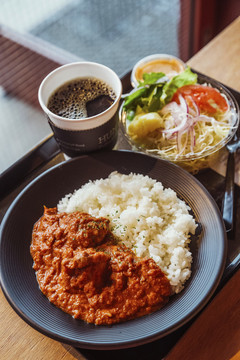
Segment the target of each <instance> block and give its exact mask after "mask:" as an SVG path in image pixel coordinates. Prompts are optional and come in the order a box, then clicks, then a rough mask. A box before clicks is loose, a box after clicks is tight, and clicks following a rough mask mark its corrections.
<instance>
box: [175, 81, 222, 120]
mask: <svg viewBox="0 0 240 360" xmlns="http://www.w3.org/2000/svg"><path fill="white" fill-rule="evenodd" d="M179 95H182V97H183V98H184V99H185V100H186V102H187V104H188V105H189V106H192V104H191V99H192V100H193V101H194V102H195V104H196V105H197V106H198V108H199V110H200V111H203V112H205V113H208V114H215V113H217V112H219V111H220V112H226V111H227V110H228V102H227V100H226V99H225V97H224V96H222V95H221V93H220V92H219V91H218V90H217V89H215V88H212V87H210V86H205V85H185V86H182V87H181V88H179V89H178V90H177V91H176V92H175V94H174V95H173V98H172V101H175V102H177V103H178V104H179Z"/></svg>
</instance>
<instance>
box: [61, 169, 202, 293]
mask: <svg viewBox="0 0 240 360" xmlns="http://www.w3.org/2000/svg"><path fill="white" fill-rule="evenodd" d="M189 210H190V208H189V207H188V206H187V205H186V203H185V202H184V201H182V200H180V199H179V198H178V197H177V194H176V193H175V192H174V191H173V190H172V189H167V188H165V189H164V188H163V185H162V184H161V183H160V182H158V181H156V180H153V179H151V178H150V177H148V176H144V175H140V174H133V173H131V174H129V175H124V174H120V173H118V172H113V173H111V174H110V175H109V177H108V178H106V179H99V180H95V181H89V182H88V183H86V184H85V185H83V186H82V187H81V188H80V189H79V190H75V192H74V193H73V194H68V195H66V196H65V197H64V198H63V199H62V200H61V201H60V202H59V204H58V211H59V212H67V213H71V212H74V211H81V212H87V213H89V214H91V215H92V216H95V217H100V216H102V217H106V218H108V219H109V220H110V222H111V230H112V232H113V234H114V235H115V236H116V237H117V238H118V239H119V241H120V242H121V243H124V244H125V245H126V246H127V247H129V248H131V249H132V250H133V251H134V252H135V254H136V255H137V256H140V257H145V256H147V257H151V258H153V259H154V260H155V262H156V263H157V264H158V265H159V266H160V268H161V269H162V271H164V272H165V274H166V276H167V277H168V279H169V280H170V283H171V286H172V290H173V293H179V292H180V291H181V290H182V289H183V286H184V283H185V282H186V280H187V279H188V278H189V277H190V275H191V263H192V254H191V252H190V250H189V243H190V234H194V233H195V229H196V227H197V224H196V222H195V220H194V218H193V216H192V215H191V214H190V213H189Z"/></svg>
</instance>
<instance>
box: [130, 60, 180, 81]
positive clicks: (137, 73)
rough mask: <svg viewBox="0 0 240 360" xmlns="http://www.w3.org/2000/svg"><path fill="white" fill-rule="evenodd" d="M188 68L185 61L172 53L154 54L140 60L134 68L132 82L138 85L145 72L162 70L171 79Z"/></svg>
mask: <svg viewBox="0 0 240 360" xmlns="http://www.w3.org/2000/svg"><path fill="white" fill-rule="evenodd" d="M185 69H186V65H185V63H184V62H183V61H182V60H180V59H178V58H177V57H175V56H172V55H166V54H154V55H149V56H146V57H145V58H143V59H141V60H139V61H138V62H137V63H136V65H135V66H134V68H133V71H132V75H131V82H132V85H133V86H137V85H138V82H139V81H142V80H143V74H144V73H153V72H154V73H158V72H162V73H164V74H166V75H167V77H168V78H169V79H171V78H172V77H174V76H176V75H178V74H180V73H181V72H182V71H184V70H185Z"/></svg>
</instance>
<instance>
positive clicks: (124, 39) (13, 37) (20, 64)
mask: <svg viewBox="0 0 240 360" xmlns="http://www.w3.org/2000/svg"><path fill="white" fill-rule="evenodd" d="M0 7H1V11H0V31H1V34H0V35H1V38H0V40H1V42H0V46H1V48H0V107H1V112H2V114H3V116H1V117H0V144H1V145H0V146H1V151H0V173H1V172H3V171H4V170H5V169H6V168H7V167H8V166H10V165H11V164H12V163H14V162H15V161H16V160H17V159H18V158H19V157H21V156H23V155H24V154H25V153H26V152H27V151H29V150H30V149H31V148H32V147H33V146H35V145H36V144H37V143H38V142H40V141H41V140H42V139H43V138H44V137H46V136H47V135H48V134H49V133H50V128H49V126H48V124H47V122H46V120H45V118H44V115H43V113H42V111H41V110H40V108H39V105H38V101H37V90H38V87H39V84H40V81H41V80H42V79H43V78H44V76H45V75H46V74H47V73H48V72H49V71H51V70H52V69H53V68H54V67H57V66H58V64H63V63H66V62H70V61H78V60H83V59H84V60H89V61H96V62H99V63H102V64H105V65H107V66H109V67H111V68H112V69H113V70H114V71H115V72H116V73H117V74H118V75H119V76H122V75H123V74H124V73H126V72H127V71H129V70H130V69H131V68H132V66H133V65H134V64H135V63H136V62H137V61H138V60H139V59H141V58H142V57H144V56H147V55H150V54H154V53H165V54H171V55H175V56H178V57H180V58H181V59H182V60H184V61H187V60H188V59H189V58H190V57H192V56H193V55H194V54H195V53H196V52H197V51H199V50H200V49H201V48H202V47H203V46H204V45H206V44H207V43H208V42H209V41H210V40H211V39H212V38H213V37H215V36H216V35H217V34H218V33H219V32H220V31H221V30H223V29H224V28H225V27H226V26H227V25H228V24H229V23H230V22H232V21H233V20H234V19H235V18H236V17H237V16H239V15H240V1H239V0H171V1H169V0H148V1H146V0H51V1H49V0H38V1H37V0H1V2H0ZM16 44H20V45H21V47H19V46H17V45H16ZM29 49H31V51H29ZM34 52H35V53H36V54H38V58H36V57H34V56H33V53H34ZM42 55H44V57H42V58H41V56H42ZM46 58H48V59H51V61H52V62H51V65H50V63H49V62H47V61H45V59H46ZM23 139H24V141H23Z"/></svg>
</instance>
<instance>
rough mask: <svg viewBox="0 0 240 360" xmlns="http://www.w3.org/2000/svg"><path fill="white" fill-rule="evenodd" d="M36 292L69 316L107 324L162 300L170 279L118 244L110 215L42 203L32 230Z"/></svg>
mask: <svg viewBox="0 0 240 360" xmlns="http://www.w3.org/2000/svg"><path fill="white" fill-rule="evenodd" d="M31 255H32V258H33V261H34V264H33V268H34V270H35V271H36V275H37V280H38V283H39V286H40V289H41V291H42V292H43V293H44V294H45V295H46V296H47V297H48V299H49V300H50V302H52V303H53V304H55V305H56V306H58V307H59V308H60V309H62V310H63V311H65V312H67V313H69V314H71V315H72V316H73V317H74V318H77V319H83V320H85V321H86V322H88V323H94V324H96V325H106V324H108V325H110V324H114V323H118V322H122V321H125V320H129V319H133V318H136V317H139V316H142V315H145V314H149V313H151V312H153V311H155V310H157V309H159V308H161V307H162V306H163V305H164V304H166V303H167V301H168V298H169V295H170V293H171V286H170V283H169V280H168V279H167V277H166V276H165V274H164V273H163V272H162V271H161V269H160V268H159V267H158V266H157V265H156V263H155V262H154V261H153V260H152V259H148V258H143V259H141V258H138V257H136V256H135V254H134V253H133V252H132V251H131V250H129V249H127V248H126V247H124V246H123V245H119V244H117V242H116V240H115V239H114V237H113V235H112V233H111V232H110V230H109V220H108V219H105V218H94V217H92V216H90V215H89V214H86V213H80V212H74V213H71V214H67V213H58V212H57V209H56V208H52V209H48V208H45V210H44V214H43V216H42V217H41V218H40V219H39V220H38V222H37V223H36V224H35V226H34V229H33V234H32V244H31Z"/></svg>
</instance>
